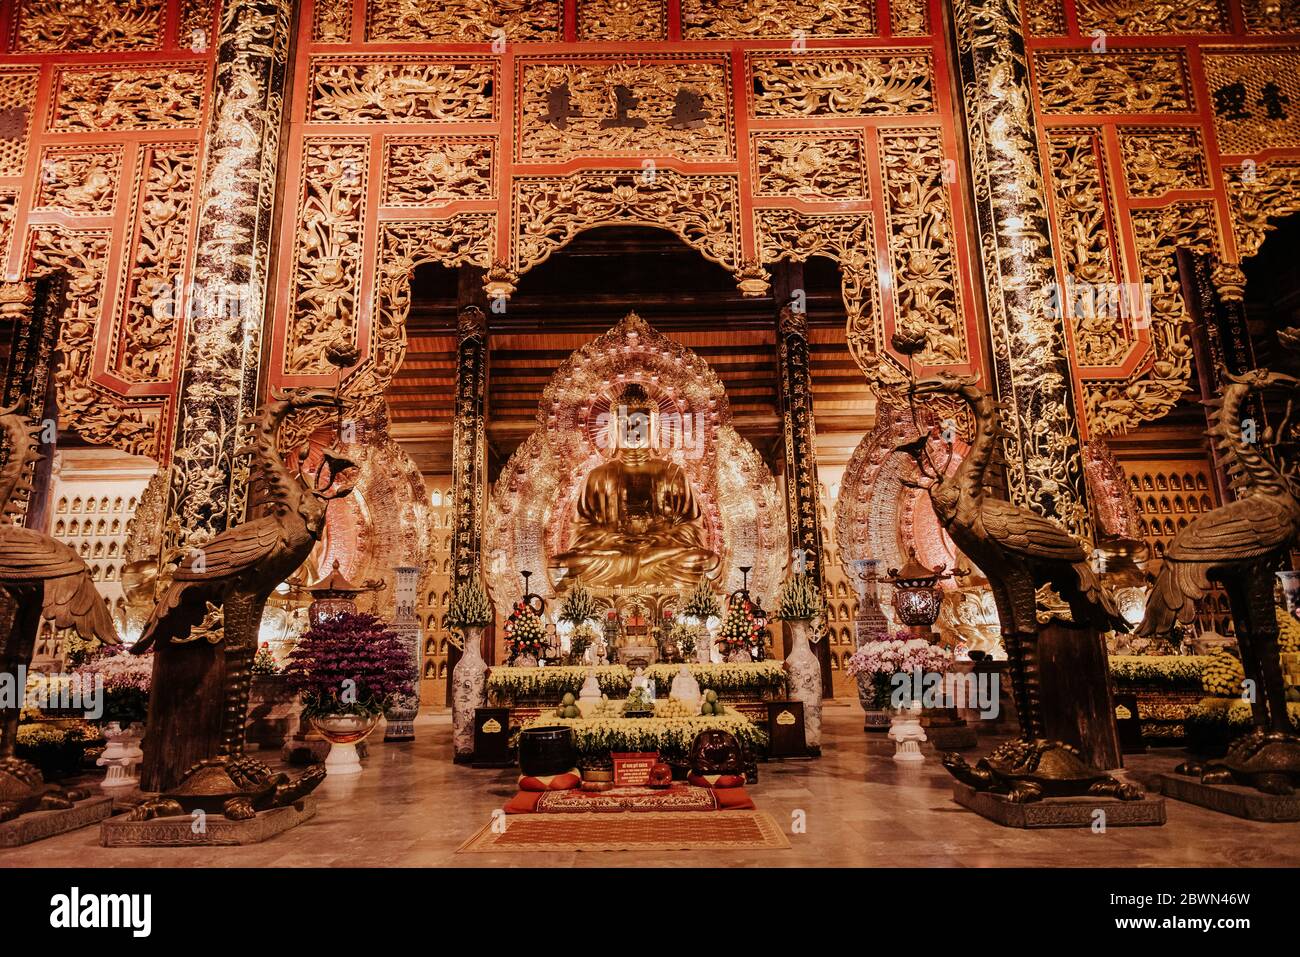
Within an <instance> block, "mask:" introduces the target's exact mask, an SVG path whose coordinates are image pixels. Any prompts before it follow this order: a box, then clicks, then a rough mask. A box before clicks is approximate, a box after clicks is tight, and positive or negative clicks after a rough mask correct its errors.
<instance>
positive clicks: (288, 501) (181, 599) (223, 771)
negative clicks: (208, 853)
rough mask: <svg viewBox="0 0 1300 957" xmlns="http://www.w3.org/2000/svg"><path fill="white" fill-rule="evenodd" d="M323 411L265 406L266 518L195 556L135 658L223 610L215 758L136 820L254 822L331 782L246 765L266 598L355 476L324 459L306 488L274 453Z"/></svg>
mask: <svg viewBox="0 0 1300 957" xmlns="http://www.w3.org/2000/svg"><path fill="white" fill-rule="evenodd" d="M322 407H325V408H338V407H339V400H338V398H337V397H336V395H335V393H334V392H333V391H328V390H322V389H293V390H289V391H288V392H286V393H284V394H283V395H273V396H272V398H271V401H270V402H268V403H267V404H266V405H265V406H263V408H262V409H261V411H260V413H259V415H258V417H257V419H256V420H255V423H254V424H255V425H256V436H255V441H254V444H253V446H252V448H251V449H248V450H245V451H249V452H251V453H252V457H253V461H252V466H253V481H254V483H255V484H254V487H255V488H257V489H258V492H259V494H258V496H257V498H255V500H254V501H253V502H251V503H250V508H255V507H258V506H262V507H263V511H262V514H261V515H259V516H258V517H256V518H252V519H249V520H248V521H246V522H244V523H242V524H240V525H236V526H234V527H232V528H228V529H226V531H224V532H222V533H220V534H219V535H217V536H215V537H214V538H212V539H211V540H209V541H207V542H204V543H203V544H202V545H201V546H199V547H198V548H196V549H193V550H192V551H191V554H190V555H189V556H187V558H186V559H185V560H184V561H183V562H182V563H181V565H180V567H179V568H177V570H176V572H175V574H174V576H173V579H172V583H171V585H170V586H169V587H168V589H167V591H166V592H165V593H164V594H163V596H162V598H161V599H160V600H159V601H158V604H157V606H156V607H155V608H154V611H153V615H152V616H151V617H150V619H149V621H148V622H147V623H146V624H145V627H144V631H143V633H142V634H141V636H140V640H139V641H138V642H137V643H136V644H135V646H134V647H133V648H132V649H131V650H132V651H133V652H135V653H141V652H144V651H147V650H148V649H149V648H151V647H152V646H153V645H154V644H155V643H157V642H160V641H170V642H184V641H186V640H187V639H188V638H189V635H190V632H191V630H192V629H193V628H194V627H195V626H197V625H199V624H200V623H202V622H203V620H204V619H205V618H206V617H207V616H208V614H209V613H210V612H212V611H213V610H214V609H215V608H217V607H220V608H221V609H222V612H223V620H224V627H223V635H222V639H221V640H222V641H223V643H224V654H225V667H226V670H225V683H224V689H223V693H224V702H223V707H222V715H223V717H222V725H221V733H220V743H219V750H218V753H217V754H216V755H215V756H213V757H211V758H208V759H205V760H203V761H201V762H199V763H198V764H196V765H195V766H194V767H192V768H190V770H189V771H187V772H186V773H185V775H184V778H183V780H182V781H181V783H180V784H179V785H178V786H177V787H176V788H174V789H171V790H169V791H167V792H165V793H164V794H163V795H162V796H161V797H160V798H159V799H158V800H155V801H149V802H146V803H145V804H142V805H140V806H139V807H138V808H136V809H135V810H134V811H132V812H131V813H132V815H133V816H134V819H135V820H148V819H150V818H152V817H155V816H158V815H168V814H180V813H184V812H188V811H191V810H194V809H196V808H202V807H204V801H207V802H209V803H210V802H211V799H212V796H213V795H214V794H217V795H221V796H222V797H223V806H224V808H225V812H226V814H227V816H230V817H233V818H236V819H241V818H247V817H251V816H252V815H253V813H255V811H256V810H259V809H261V808H264V807H269V806H278V805H282V804H284V803H291V802H292V801H294V800H297V799H298V798H299V797H301V796H302V795H304V794H307V793H309V792H310V791H311V790H312V789H313V788H314V787H315V786H316V785H317V784H319V783H320V781H321V780H323V778H324V769H323V767H321V766H319V765H317V766H314V767H312V768H310V769H308V770H307V771H306V772H304V774H303V776H302V777H301V778H299V779H298V780H297V781H296V782H292V783H290V782H288V781H287V780H283V779H282V778H283V776H278V777H276V776H272V775H270V772H269V771H268V770H267V769H265V766H260V765H259V766H257V767H252V765H253V764H254V763H255V762H252V761H251V759H249V758H245V757H244V744H245V728H244V722H245V716H246V714H247V711H248V694H249V688H250V683H251V678H252V675H251V665H252V661H253V656H254V654H255V653H256V651H257V644H258V641H257V637H258V628H259V627H260V625H261V621H262V613H263V611H264V610H265V608H266V601H267V598H269V597H270V594H271V592H272V591H273V590H274V589H275V587H276V586H277V585H279V584H280V583H281V582H282V581H284V580H285V579H286V578H288V577H289V576H290V575H292V574H293V573H294V572H295V571H296V570H297V569H298V567H299V566H300V565H302V563H303V562H304V561H306V560H307V558H308V556H309V555H310V554H311V550H312V547H313V546H314V545H315V544H316V542H317V541H318V540H319V539H320V535H321V531H322V530H323V529H324V526H325V511H326V507H327V505H328V503H329V501H330V500H331V499H334V498H339V497H341V496H343V495H346V494H348V493H349V492H350V491H351V488H350V487H342V488H340V489H339V490H337V491H335V492H332V493H331V492H330V488H331V487H332V486H334V485H335V479H336V478H337V477H338V476H339V475H340V474H341V473H342V472H345V471H346V470H347V469H349V468H350V467H351V465H352V463H350V462H348V461H347V460H345V459H340V458H334V457H332V456H327V457H326V464H325V465H323V466H322V467H321V471H320V472H318V473H317V477H316V480H315V482H313V483H312V484H309V483H308V481H307V480H306V478H305V477H304V476H303V474H302V472H301V470H299V472H298V473H297V474H294V473H291V472H290V471H289V469H288V468H286V466H285V464H284V461H283V459H282V458H281V456H280V455H279V454H278V452H277V448H276V440H277V437H278V435H279V431H280V426H281V425H282V424H283V423H284V421H285V420H286V419H287V418H288V416H289V414H290V413H291V412H294V411H295V410H305V409H317V408H322ZM322 479H325V480H326V482H325V486H324V488H320V485H321V480H322ZM313 486H316V487H313ZM150 746H152V747H165V746H166V742H161V741H149V740H147V739H146V747H150ZM241 782H242V784H241ZM254 785H256V787H254ZM268 785H270V786H269V787H268ZM254 791H256V792H257V793H258V794H259V795H261V796H260V797H258V799H257V800H253V799H252V798H251V797H250V795H251V794H252V793H253V792H254ZM268 793H269V795H270V798H268V797H267V795H268ZM268 800H271V803H268Z"/></svg>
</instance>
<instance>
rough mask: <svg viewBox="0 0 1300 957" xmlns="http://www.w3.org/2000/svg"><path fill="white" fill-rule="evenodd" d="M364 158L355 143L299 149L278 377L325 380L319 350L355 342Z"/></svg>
mask: <svg viewBox="0 0 1300 957" xmlns="http://www.w3.org/2000/svg"><path fill="white" fill-rule="evenodd" d="M369 151H370V144H369V141H368V140H367V139H363V138H358V139H350V140H308V141H307V142H306V144H305V146H304V149H303V168H302V188H301V193H300V195H299V200H298V235H297V249H296V252H295V254H294V280H293V312H292V320H291V322H290V324H289V341H288V347H287V348H286V349H285V362H284V371H285V372H288V373H293V374H295V375H322V374H326V373H328V372H329V371H330V370H331V368H332V367H331V365H330V363H329V360H328V359H327V358H326V356H325V352H326V349H328V348H329V347H330V346H332V345H334V344H336V343H345V344H349V345H350V344H352V343H353V342H354V340H355V328H354V327H355V318H356V306H357V295H358V291H359V290H358V287H359V284H360V282H361V228H362V217H363V215H364V213H365V205H366V176H367V172H368V171H367V168H366V160H367V157H368V155H369Z"/></svg>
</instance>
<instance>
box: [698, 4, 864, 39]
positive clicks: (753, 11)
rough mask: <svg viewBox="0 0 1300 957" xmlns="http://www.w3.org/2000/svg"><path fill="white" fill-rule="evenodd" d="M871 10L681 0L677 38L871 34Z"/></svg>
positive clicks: (844, 6) (854, 6)
mask: <svg viewBox="0 0 1300 957" xmlns="http://www.w3.org/2000/svg"><path fill="white" fill-rule="evenodd" d="M875 14H876V11H875V6H874V5H873V4H870V3H854V2H852V0H682V39H684V40H708V39H714V38H723V39H748V38H753V37H777V38H781V39H797V38H800V37H805V36H806V37H871V36H875V35H876V15H875Z"/></svg>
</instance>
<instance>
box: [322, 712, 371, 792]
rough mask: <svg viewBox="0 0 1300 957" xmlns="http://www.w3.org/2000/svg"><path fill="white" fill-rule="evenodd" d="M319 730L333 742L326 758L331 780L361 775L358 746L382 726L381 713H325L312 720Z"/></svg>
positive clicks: (326, 738) (327, 770) (326, 767)
mask: <svg viewBox="0 0 1300 957" xmlns="http://www.w3.org/2000/svg"><path fill="white" fill-rule="evenodd" d="M311 723H312V724H313V725H314V726H315V728H316V730H317V731H319V732H320V733H321V734H323V735H324V736H325V740H326V741H328V742H329V743H330V753H329V755H328V756H327V757H326V758H325V774H326V776H327V777H345V776H347V775H351V774H360V773H361V758H360V756H359V755H358V754H357V745H358V744H359V743H360V742H362V741H364V740H365V739H366V738H367V737H369V736H370V732H371V731H374V730H375V728H376V727H377V726H378V724H379V715H377V714H323V715H317V716H315V717H313V718H312V719H311Z"/></svg>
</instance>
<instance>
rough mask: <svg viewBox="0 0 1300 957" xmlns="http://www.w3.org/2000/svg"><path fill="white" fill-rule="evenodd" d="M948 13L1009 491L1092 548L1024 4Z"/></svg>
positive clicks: (966, 6)
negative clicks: (1058, 311)
mask: <svg viewBox="0 0 1300 957" xmlns="http://www.w3.org/2000/svg"><path fill="white" fill-rule="evenodd" d="M952 9H953V18H954V21H955V23H956V33H957V63H958V70H959V72H960V76H961V84H962V105H963V109H964V113H965V122H966V130H967V133H968V137H969V147H970V161H971V173H972V182H973V185H974V191H975V211H976V228H977V230H978V233H979V245H980V252H981V257H982V260H983V269H982V273H983V277H984V292H985V299H986V301H987V304H988V305H987V308H988V318H989V338H990V341H991V343H992V351H993V380H994V384H995V386H996V391H997V396H998V399H999V401H1000V402H1001V403H1002V405H1003V406H1004V408H1005V412H1004V416H1003V419H1004V422H1003V424H1004V427H1005V428H1006V430H1007V442H1006V462H1007V491H1008V493H1009V497H1010V499H1011V501H1012V502H1014V503H1016V504H1017V505H1024V506H1026V507H1028V508H1030V509H1032V510H1033V511H1035V512H1037V513H1039V514H1040V515H1045V516H1048V517H1051V518H1055V519H1057V520H1059V521H1060V522H1061V523H1062V524H1064V525H1065V526H1066V527H1067V528H1068V529H1069V530H1070V531H1071V532H1073V533H1074V534H1075V535H1076V536H1077V537H1079V538H1082V539H1085V540H1086V541H1088V542H1090V543H1091V542H1092V541H1093V534H1092V522H1091V519H1090V516H1089V512H1088V507H1087V499H1086V492H1085V489H1084V477H1083V459H1082V456H1081V454H1080V444H1079V439H1080V429H1079V424H1078V421H1077V418H1076V415H1075V408H1074V395H1073V389H1072V384H1071V383H1072V376H1071V370H1070V360H1069V353H1068V346H1067V344H1066V340H1065V330H1064V323H1063V322H1061V321H1059V320H1054V319H1053V315H1054V310H1053V308H1052V301H1053V298H1054V297H1053V295H1052V293H1053V290H1055V289H1057V288H1060V287H1059V286H1058V285H1057V283H1056V275H1055V267H1054V264H1053V259H1052V244H1051V239H1050V235H1049V226H1048V223H1049V216H1048V211H1047V197H1046V193H1045V188H1044V185H1043V174H1042V168H1041V163H1040V159H1039V152H1038V142H1037V136H1036V135H1035V131H1034V118H1033V114H1032V105H1031V104H1032V96H1031V91H1030V86H1029V64H1028V61H1027V55H1026V52H1025V37H1024V32H1023V30H1022V29H1021V25H1020V5H1019V3H1018V2H1017V0H953V4H952ZM1055 298H1056V299H1057V301H1059V297H1055Z"/></svg>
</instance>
